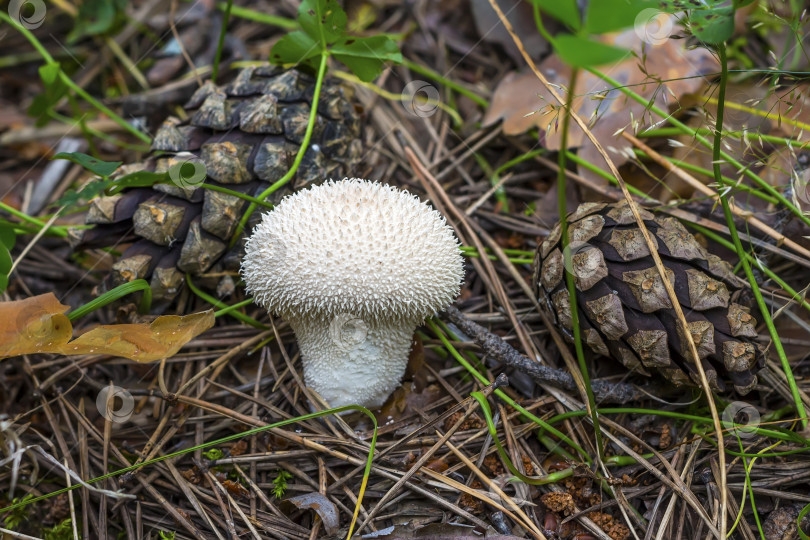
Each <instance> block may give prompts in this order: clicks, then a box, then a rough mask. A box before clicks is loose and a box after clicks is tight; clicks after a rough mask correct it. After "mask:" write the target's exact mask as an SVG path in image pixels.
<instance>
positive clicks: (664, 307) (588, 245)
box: [534, 203, 765, 393]
mask: <svg viewBox="0 0 810 540" xmlns="http://www.w3.org/2000/svg"><path fill="white" fill-rule="evenodd" d="M640 210H641V216H642V218H643V219H644V222H645V225H646V226H647V228H648V230H649V232H650V235H651V237H652V239H653V242H654V244H656V245H657V248H658V253H659V255H660V256H661V259H662V261H663V264H664V266H665V271H666V274H667V277H668V279H669V281H670V282H671V283H672V284H673V288H674V290H675V294H676V297H677V299H678V302H679V304H680V305H681V307H682V309H683V312H684V314H685V316H686V320H687V323H688V327H689V332H690V334H691V335H692V338H693V340H694V342H695V345H696V346H697V350H698V356H699V358H700V361H701V363H702V365H703V368H704V370H705V371H706V375H707V378H708V379H709V382H710V385H711V386H712V387H713V388H715V389H718V390H723V389H725V388H726V382H731V383H732V385H733V386H734V387H735V389H736V390H737V391H738V392H741V393H744V392H747V391H749V390H750V389H751V388H753V387H754V386H755V384H756V371H757V369H758V368H760V367H761V366H762V365H763V364H764V355H765V353H764V349H763V348H762V347H761V346H759V345H758V344H756V343H754V342H753V341H751V340H752V339H753V338H756V337H757V332H756V320H755V319H754V317H753V316H752V315H751V314H750V311H749V308H748V307H746V306H744V305H742V304H741V302H742V298H743V297H744V296H745V295H744V294H742V293H743V292H744V286H745V284H744V282H742V280H740V279H739V278H738V277H737V276H735V275H734V274H733V272H732V271H731V267H730V265H729V264H728V263H727V262H725V261H723V260H721V259H720V258H719V257H717V256H716V255H713V254H710V253H708V252H707V251H706V249H705V248H704V247H703V246H701V245H700V243H699V242H698V241H697V240H696V239H695V237H694V236H692V235H691V234H690V233H689V232H688V231H687V230H686V228H685V227H684V226H683V225H682V224H681V223H680V222H678V221H677V220H675V219H674V218H671V217H662V216H658V215H655V214H653V213H652V212H650V211H648V210H646V209H640ZM567 219H568V221H569V227H568V231H569V239H570V244H569V249H570V250H571V267H570V268H569V271H570V272H571V274H572V275H573V276H574V284H575V288H576V292H577V306H578V312H579V322H580V326H581V329H582V336H583V341H584V343H585V344H586V346H587V348H588V349H589V350H590V351H592V352H593V353H596V354H597V355H602V356H612V357H613V358H615V359H617V360H618V361H619V362H621V363H622V364H623V365H624V366H625V367H627V368H628V369H631V370H633V371H636V372H638V373H641V374H652V373H654V372H658V373H660V374H662V375H663V376H664V377H666V378H667V379H668V380H669V381H671V382H672V383H674V384H676V385H682V384H692V385H694V384H697V382H698V378H697V369H696V367H695V366H694V364H693V360H692V359H691V352H690V349H689V346H688V340H687V339H686V336H685V335H683V330H682V327H681V325H680V323H679V321H678V319H677V316H676V314H675V310H674V309H673V307H672V303H671V300H670V298H669V295H668V294H667V291H666V288H665V287H664V282H663V280H662V279H661V275H660V273H659V271H658V268H657V267H656V266H655V262H654V261H653V259H652V257H651V255H650V252H649V248H648V246H647V243H646V241H645V240H644V236H643V234H642V233H641V231H640V230H639V228H638V226H637V223H636V222H635V219H634V218H633V215H632V212H631V210H630V208H629V206H627V204H626V203H616V204H606V203H585V204H582V205H580V207H579V208H577V210H576V211H575V212H573V213H572V214H570V215H569V216H568V218H567ZM560 237H561V226H560V225H559V224H558V225H557V226H555V227H554V228H553V229H552V231H551V232H550V234H549V236H548V237H547V238H546V239H545V240H544V241H543V242H541V243H540V245H539V246H538V249H537V254H536V257H535V265H536V268H535V274H534V276H535V277H534V280H535V284H536V285H535V290H536V291H537V293H538V298H539V299H540V300H541V305H545V306H547V308H548V310H549V311H550V314H551V315H552V317H553V318H554V320H555V321H556V322H557V323H558V325H559V327H560V329H561V330H562V332H563V334H564V335H565V336H566V338H567V339H568V340H569V341H571V340H572V338H573V332H572V326H571V311H570V306H569V304H568V291H567V289H566V284H565V279H564V270H565V260H564V259H565V257H564V254H563V251H562V245H561V242H560Z"/></svg>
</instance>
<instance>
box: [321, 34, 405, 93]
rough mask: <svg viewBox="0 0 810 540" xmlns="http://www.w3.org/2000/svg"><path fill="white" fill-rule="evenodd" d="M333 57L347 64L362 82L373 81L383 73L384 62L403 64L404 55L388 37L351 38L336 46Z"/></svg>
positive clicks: (332, 50) (333, 48)
mask: <svg viewBox="0 0 810 540" xmlns="http://www.w3.org/2000/svg"><path fill="white" fill-rule="evenodd" d="M331 52H332V55H333V56H334V57H335V59H337V60H338V61H339V62H342V63H344V64H346V66H347V67H348V68H349V69H350V70H352V72H353V73H354V74H355V75H357V77H358V78H360V80H361V81H364V82H370V81H373V80H374V79H375V78H377V76H378V75H379V74H380V72H381V71H382V65H383V62H385V61H387V60H390V61H392V62H396V63H397V64H399V63H402V53H400V52H399V48H398V47H397V44H396V43H395V42H394V41H393V40H392V39H391V38H389V37H388V36H372V37H367V38H354V37H349V38H346V39H344V40H342V41H341V42H340V43H337V44H335V46H334V47H332V49H331Z"/></svg>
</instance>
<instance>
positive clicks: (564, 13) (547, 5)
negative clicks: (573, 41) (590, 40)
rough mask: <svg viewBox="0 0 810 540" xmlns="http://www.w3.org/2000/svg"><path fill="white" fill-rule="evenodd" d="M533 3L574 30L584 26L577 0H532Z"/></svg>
mask: <svg viewBox="0 0 810 540" xmlns="http://www.w3.org/2000/svg"><path fill="white" fill-rule="evenodd" d="M595 1H596V2H599V1H601V0H595ZM531 2H532V4H534V5H536V6H537V7H539V8H540V11H542V12H543V13H547V14H548V15H550V16H551V17H553V18H555V19H557V20H558V21H560V22H561V23H564V24H567V25H568V26H570V27H571V28H572V29H574V30H579V29H580V28H581V27H582V22H581V21H580V16H579V8H577V0H531Z"/></svg>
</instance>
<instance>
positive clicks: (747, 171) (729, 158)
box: [587, 68, 810, 226]
mask: <svg viewBox="0 0 810 540" xmlns="http://www.w3.org/2000/svg"><path fill="white" fill-rule="evenodd" d="M587 69H588V71H589V72H590V73H592V74H593V75H596V76H597V77H599V78H600V79H602V80H603V81H605V82H607V83H608V84H610V85H612V86H615V87H617V88H620V89H621V91H622V92H623V93H625V94H626V95H628V96H629V97H630V98H632V99H633V100H634V101H636V102H638V103H640V104H642V105H644V106H645V107H649V110H651V111H652V112H654V113H655V114H657V115H659V116H660V117H661V118H666V119H667V122H669V123H670V124H672V125H673V126H675V127H677V128H678V129H680V130H681V132H682V133H684V134H687V135H690V136H692V137H694V138H695V139H696V140H697V141H698V142H700V144H702V145H703V146H705V147H706V148H712V149H713V148H714V145H713V143H712V142H711V141H709V140H708V139H706V137H703V136H702V135H701V134H700V133H699V132H698V131H697V130H695V129H693V128H691V127H689V126H687V125H686V124H684V123H683V122H681V121H679V120H678V119H677V118H674V117H673V116H672V115H670V114H667V113H666V112H664V111H662V110H661V109H660V108H658V107H656V106H655V105H654V104H652V103H649V102H648V100H646V99H644V98H643V97H642V96H640V95H638V94H637V93H635V92H633V91H632V90H630V89H629V88H622V87H621V85H620V84H619V82H618V81H616V80H615V79H612V78H611V77H609V76H608V75H605V74H604V73H602V72H600V71H598V70H596V69H593V68H587ZM721 75H722V73H721ZM726 75H728V71H726ZM721 135H722V133H721ZM720 156H721V157H722V158H723V160H724V161H725V162H727V163H729V164H731V165H733V166H734V167H736V168H737V170H738V171H741V172H742V174H744V175H745V176H747V177H748V178H750V179H751V180H753V181H754V183H756V185H757V186H759V187H760V188H762V190H763V191H765V192H767V193H768V194H769V195H771V196H772V197H774V198H775V199H776V200H778V201H779V202H780V203H781V204H782V205H784V206H785V208H788V209H790V211H791V212H792V213H793V214H794V215H795V216H797V217H798V218H799V219H800V220H802V221H803V222H804V223H805V224H807V225H808V226H810V216H807V215H805V214H804V213H803V212H802V211H801V210H799V209H798V208H796V206H795V205H794V204H793V203H792V202H791V201H790V200H788V199H787V197H785V195H784V194H783V193H780V192H779V191H778V190H777V189H776V188H774V187H773V186H771V185H770V184H768V183H767V182H766V181H765V180H763V179H762V178H760V177H759V175H757V174H755V173H754V172H753V171H751V170H750V169H749V168H748V167H746V166H745V165H743V164H742V163H740V162H739V161H737V160H736V159H734V157H733V156H731V155H729V154H728V153H726V152H724V151H723V150H722V149H720Z"/></svg>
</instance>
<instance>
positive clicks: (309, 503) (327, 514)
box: [284, 492, 340, 535]
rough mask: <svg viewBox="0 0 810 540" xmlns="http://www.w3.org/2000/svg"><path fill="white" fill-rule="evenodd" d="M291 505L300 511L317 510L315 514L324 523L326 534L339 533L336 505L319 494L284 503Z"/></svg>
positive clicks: (294, 498) (303, 496)
mask: <svg viewBox="0 0 810 540" xmlns="http://www.w3.org/2000/svg"><path fill="white" fill-rule="evenodd" d="M284 502H285V503H290V504H292V505H293V506H295V507H296V508H297V509H299V510H307V509H309V510H315V513H316V514H318V516H319V517H320V518H321V521H323V527H324V529H326V534H328V535H333V534H335V533H336V532H337V531H338V527H339V526H340V522H339V521H338V509H337V506H335V503H333V502H332V501H330V500H329V499H327V498H326V497H325V496H324V495H321V494H320V493H317V492H312V493H304V494H303V495H296V496H295V497H290V498H289V499H286V500H285V501H284Z"/></svg>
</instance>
